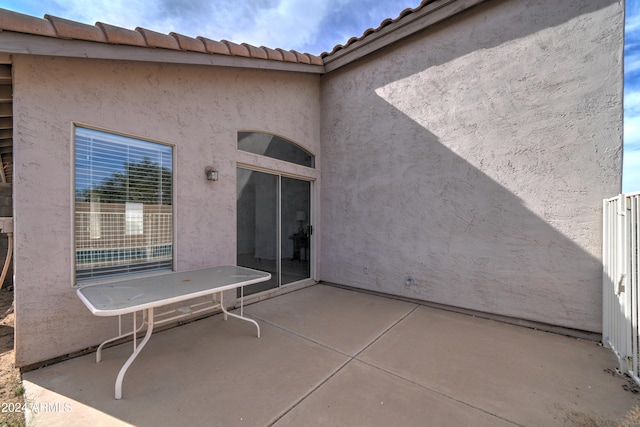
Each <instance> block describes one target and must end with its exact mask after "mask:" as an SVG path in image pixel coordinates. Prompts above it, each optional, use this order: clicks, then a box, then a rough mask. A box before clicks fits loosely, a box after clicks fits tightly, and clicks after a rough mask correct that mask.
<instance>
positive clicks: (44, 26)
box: [0, 8, 58, 38]
mask: <svg viewBox="0 0 640 427" xmlns="http://www.w3.org/2000/svg"><path fill="white" fill-rule="evenodd" d="M0 30H1V31H14V32H17V33H25V34H33V35H37V36H46V37H54V38H56V37H58V35H57V34H56V30H55V28H54V27H53V25H51V22H49V21H48V20H47V19H42V18H37V17H35V16H31V15H25V14H23V13H18V12H14V11H12V10H9V9H2V8H0Z"/></svg>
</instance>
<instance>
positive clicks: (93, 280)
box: [70, 122, 177, 287]
mask: <svg viewBox="0 0 640 427" xmlns="http://www.w3.org/2000/svg"><path fill="white" fill-rule="evenodd" d="M78 128H81V129H86V130H89V131H96V132H101V133H104V134H106V135H111V136H114V137H122V138H131V139H134V140H138V141H141V142H143V143H152V144H158V145H161V146H164V147H168V148H169V149H170V150H171V209H170V213H171V246H172V251H171V252H172V253H171V262H170V267H169V268H161V269H149V270H141V271H134V272H113V273H111V274H104V275H99V276H94V277H87V278H81V279H78V269H77V266H78V263H77V258H76V257H77V243H78V242H77V240H76V210H77V203H76V192H77V189H76V184H77V179H78V176H77V173H78V171H77V167H76V155H77V146H76V145H77V141H76V136H77V129H78ZM70 139H71V144H70V146H71V161H72V167H71V171H72V172H71V201H72V203H71V215H70V217H71V218H70V223H71V225H70V233H71V259H70V261H71V275H72V286H73V287H79V286H86V285H91V284H97V283H105V282H113V281H117V280H121V279H123V278H134V277H144V276H153V275H159V274H166V273H167V272H169V271H175V266H176V262H177V256H176V254H177V238H176V237H177V235H176V214H175V213H176V200H177V194H176V188H177V185H176V181H177V180H176V176H177V173H176V158H177V154H176V152H177V147H176V145H175V144H172V143H168V142H165V141H160V140H157V139H153V138H149V137H146V136H140V135H134V134H130V133H125V132H120V131H115V130H112V129H106V128H102V127H97V126H92V125H87V124H84V123H79V122H72V123H71V138H70ZM134 203H135V202H134ZM123 215H125V213H123ZM125 227H126V225H125ZM89 233H90V239H89V240H92V239H93V233H94V230H92V229H91V226H90V230H89ZM129 265H131V264H129Z"/></svg>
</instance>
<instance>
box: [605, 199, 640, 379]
mask: <svg viewBox="0 0 640 427" xmlns="http://www.w3.org/2000/svg"><path fill="white" fill-rule="evenodd" d="M639 248H640V192H638V193H632V194H620V195H619V196H617V197H614V198H611V199H605V200H604V201H603V242H602V265H603V270H602V290H603V296H602V297H603V298H602V300H603V306H602V312H603V322H602V343H603V345H604V346H605V347H608V348H610V349H611V350H613V352H614V353H615V354H616V356H617V357H618V362H619V365H620V366H619V368H620V371H621V372H623V373H627V374H629V375H630V376H631V377H632V378H633V379H634V380H635V381H636V383H638V384H640V375H639V371H638V364H639V363H640V361H639V360H638V351H639V337H640V332H639V329H638V328H639V321H638V320H639V307H638V305H639V303H640V295H639V294H638V291H639V289H638V284H639V282H638V269H639V265H638V264H639V262H638V258H639V257H638V250H639Z"/></svg>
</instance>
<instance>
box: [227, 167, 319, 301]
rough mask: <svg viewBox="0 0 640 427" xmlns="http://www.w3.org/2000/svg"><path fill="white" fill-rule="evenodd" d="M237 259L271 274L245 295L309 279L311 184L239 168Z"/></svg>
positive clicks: (247, 265) (250, 287)
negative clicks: (268, 278)
mask: <svg viewBox="0 0 640 427" xmlns="http://www.w3.org/2000/svg"><path fill="white" fill-rule="evenodd" d="M237 174H238V176H237V196H238V199H237V200H238V202H237V203H238V206H237V221H238V222H237V230H238V231H237V242H238V249H237V262H238V265H240V266H244V267H250V268H255V269H257V270H263V271H268V272H269V273H271V276H272V278H271V280H270V281H268V282H263V283H259V284H256V285H252V286H248V287H247V288H246V289H245V290H244V293H245V295H249V294H254V293H258V292H262V291H266V290H269V289H274V288H278V287H280V286H282V285H286V284H288V283H294V282H298V281H300V280H304V279H307V278H309V277H311V254H310V249H311V232H312V228H311V183H310V182H309V181H304V180H299V179H294V178H288V177H283V176H280V175H276V174H271V173H266V172H259V171H254V170H249V169H244V168H238V172H237Z"/></svg>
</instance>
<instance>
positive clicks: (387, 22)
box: [320, 0, 437, 59]
mask: <svg viewBox="0 0 640 427" xmlns="http://www.w3.org/2000/svg"><path fill="white" fill-rule="evenodd" d="M435 1H437V0H422V1H421V2H420V4H419V5H418V6H416V7H414V8H410V7H408V8H406V9H404V10H403V11H402V12H400V14H399V15H398V16H397V17H396V18H395V19H392V18H387V19H385V20H384V21H382V22H381V23H380V25H378V27H376V28H369V29H367V30H365V32H364V33H363V34H362V35H361V36H360V37H351V38H350V39H349V40H348V41H347V42H346V43H345V44H344V45H341V44H338V45H336V46H334V48H333V50H331V52H323V53H321V54H320V57H321V58H323V59H324V58H326V57H327V56H331V55H333V54H334V53H336V52H338V51H339V50H342V49H346V48H347V47H349V46H350V45H352V44H353V43H355V42H358V41H361V40H363V39H364V38H366V37H368V36H370V35H371V34H373V33H377V32H379V31H380V30H382V29H383V28H384V27H386V26H388V25H391V24H394V23H396V22H398V21H399V20H401V19H403V18H405V17H406V16H408V15H411V14H412V13H416V12H418V11H419V10H420V9H422V8H424V7H425V6H427V5H428V4H431V3H434V2H435Z"/></svg>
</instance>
